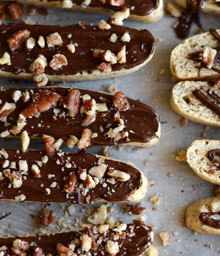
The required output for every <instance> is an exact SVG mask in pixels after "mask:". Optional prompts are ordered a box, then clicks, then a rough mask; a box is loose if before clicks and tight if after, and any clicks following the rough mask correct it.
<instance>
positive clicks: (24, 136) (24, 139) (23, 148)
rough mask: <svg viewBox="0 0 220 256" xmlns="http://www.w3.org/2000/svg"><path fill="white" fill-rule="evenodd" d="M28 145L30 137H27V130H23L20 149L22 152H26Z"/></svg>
mask: <svg viewBox="0 0 220 256" xmlns="http://www.w3.org/2000/svg"><path fill="white" fill-rule="evenodd" d="M29 145H30V137H29V135H28V133H27V131H23V132H22V133H21V151H22V152H23V153H24V152H26V151H27V149H28V147H29Z"/></svg>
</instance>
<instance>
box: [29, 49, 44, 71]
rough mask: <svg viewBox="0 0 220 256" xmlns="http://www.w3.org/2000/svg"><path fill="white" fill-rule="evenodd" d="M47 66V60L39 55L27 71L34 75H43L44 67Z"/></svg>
mask: <svg viewBox="0 0 220 256" xmlns="http://www.w3.org/2000/svg"><path fill="white" fill-rule="evenodd" d="M46 66H47V59H46V58H45V57H44V56H43V55H42V54H39V55H38V56H37V58H36V59H35V60H34V61H33V62H32V63H31V65H30V67H29V69H30V71H31V72H32V73H34V74H37V75H39V74H43V73H44V72H45V67H46Z"/></svg>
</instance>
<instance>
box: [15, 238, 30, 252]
mask: <svg viewBox="0 0 220 256" xmlns="http://www.w3.org/2000/svg"><path fill="white" fill-rule="evenodd" d="M13 247H14V248H15V249H21V250H24V251H27V250H28V249H29V243H28V242H26V241H24V240H21V239H16V240H14V241H13Z"/></svg>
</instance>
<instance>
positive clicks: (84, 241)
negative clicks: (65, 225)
mask: <svg viewBox="0 0 220 256" xmlns="http://www.w3.org/2000/svg"><path fill="white" fill-rule="evenodd" d="M80 239H81V249H82V250H83V251H85V252H88V251H89V250H90V249H91V247H92V239H91V237H89V236H88V235H87V234H84V235H82V236H81V238H80Z"/></svg>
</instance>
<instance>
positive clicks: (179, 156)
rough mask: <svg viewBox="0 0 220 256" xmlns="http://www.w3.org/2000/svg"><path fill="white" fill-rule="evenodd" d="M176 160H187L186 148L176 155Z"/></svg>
mask: <svg viewBox="0 0 220 256" xmlns="http://www.w3.org/2000/svg"><path fill="white" fill-rule="evenodd" d="M176 161H178V162H186V150H184V149H183V150H181V151H180V152H179V153H178V154H177V155H176Z"/></svg>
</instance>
